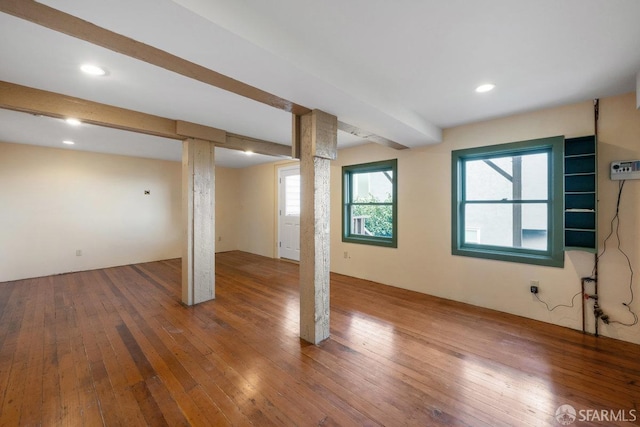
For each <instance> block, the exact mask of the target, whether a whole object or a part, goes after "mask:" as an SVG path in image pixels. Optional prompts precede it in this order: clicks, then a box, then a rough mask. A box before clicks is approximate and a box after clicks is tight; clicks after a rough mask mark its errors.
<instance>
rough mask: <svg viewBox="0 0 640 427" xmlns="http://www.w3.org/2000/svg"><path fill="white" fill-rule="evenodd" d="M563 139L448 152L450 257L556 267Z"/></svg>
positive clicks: (559, 253)
mask: <svg viewBox="0 0 640 427" xmlns="http://www.w3.org/2000/svg"><path fill="white" fill-rule="evenodd" d="M563 141H564V138H563V137H554V138H544V139H539V140H532V141H522V142H515V143H510V144H502V145H495V146H490V147H481V148H473V149H467V150H457V151H453V152H452V253H453V254H454V255H463V256H471V257H479V258H491V259H498V260H503V261H515V262H523V263H530V264H539V265H548V266H556V267H561V266H563V265H564V252H562V188H563V186H562V185H563V184H562V144H563Z"/></svg>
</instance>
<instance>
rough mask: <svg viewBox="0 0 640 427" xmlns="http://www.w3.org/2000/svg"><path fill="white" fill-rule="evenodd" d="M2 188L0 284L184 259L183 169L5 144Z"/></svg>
mask: <svg viewBox="0 0 640 427" xmlns="http://www.w3.org/2000/svg"><path fill="white" fill-rule="evenodd" d="M0 183H2V184H1V185H0V205H1V208H0V242H1V244H0V281H6V280H15V279H20V278H27V277H38V276H45V275H50V274H58V273H64V272H69V271H80V270H89V269H94V268H101V267H107V266H114V265H123V264H131V263H136V262H143V261H151V260H158V259H167V258H176V257H179V256H180V229H179V228H178V225H179V221H180V215H181V213H180V197H181V189H180V163H176V162H166V161H158V160H146V159H139V158H132V157H124V156H113V155H106V154H94V153H84V152H79V151H73V150H64V149H54V148H42V147H33V146H28V145H19V144H0ZM145 190H149V191H150V192H151V194H149V195H145V194H144V191H145ZM76 250H82V256H76Z"/></svg>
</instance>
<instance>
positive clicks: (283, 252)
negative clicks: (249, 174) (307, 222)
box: [278, 165, 300, 261]
mask: <svg viewBox="0 0 640 427" xmlns="http://www.w3.org/2000/svg"><path fill="white" fill-rule="evenodd" d="M278 257H279V258H286V259H291V260H294V261H300V165H293V166H285V167H282V168H280V169H278Z"/></svg>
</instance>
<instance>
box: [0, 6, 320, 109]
mask: <svg viewBox="0 0 640 427" xmlns="http://www.w3.org/2000/svg"><path fill="white" fill-rule="evenodd" d="M0 10H1V11H2V12H5V13H8V14H10V15H13V16H16V17H18V18H22V19H25V20H27V21H30V22H33V23H35V24H38V25H42V26H43V27H46V28H49V29H51V30H54V31H58V32H61V33H63V34H67V35H69V36H72V37H75V38H78V39H80V40H84V41H87V42H89V43H92V44H95V45H97V46H101V47H103V48H105V49H109V50H112V51H114V52H118V53H121V54H123V55H126V56H129V57H131V58H134V59H138V60H140V61H144V62H146V63H148V64H152V65H155V66H158V67H160V68H164V69H165V70H169V71H173V72H174V73H177V74H180V75H182V76H185V77H189V78H192V79H194V80H198V81H200V82H202V83H206V84H209V85H211V86H215V87H217V88H220V89H223V90H226V91H229V92H232V93H235V94H237V95H241V96H244V97H246V98H249V99H253V100H254V101H258V102H261V103H263V104H267V105H271V106H272V107H276V108H279V109H281V110H285V111H288V112H290V113H294V114H306V113H308V112H309V111H311V110H309V109H308V108H306V107H303V106H301V105H298V104H295V103H293V102H291V101H288V100H286V99H283V98H280V97H278V96H275V95H273V94H271V93H268V92H265V91H263V90H261V89H258V88H256V87H254V86H251V85H248V84H246V83H243V82H241V81H238V80H235V79H232V78H231V77H228V76H225V75H224V74H220V73H218V72H216V71H213V70H210V69H209V68H206V67H203V66H201V65H198V64H196V63H193V62H191V61H187V60H186V59H183V58H180V57H179V56H176V55H172V54H170V53H168V52H166V51H164V50H161V49H158V48H156V47H153V46H150V45H148V44H145V43H141V42H139V41H137V40H134V39H131V38H129V37H126V36H123V35H121V34H118V33H115V32H113V31H110V30H107V29H105V28H102V27H99V26H97V25H95V24H92V23H90V22H88V21H85V20H83V19H80V18H78V17H76V16H73V15H70V14H68V13H64V12H62V11H60V10H58V9H54V8H52V7H49V6H46V5H44V4H41V3H37V2H35V1H33V0H2V1H0Z"/></svg>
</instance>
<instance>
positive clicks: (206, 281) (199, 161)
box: [182, 139, 216, 305]
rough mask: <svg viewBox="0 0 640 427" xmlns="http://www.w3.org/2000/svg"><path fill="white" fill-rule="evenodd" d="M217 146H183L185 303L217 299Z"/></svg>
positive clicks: (194, 142)
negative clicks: (215, 160)
mask: <svg viewBox="0 0 640 427" xmlns="http://www.w3.org/2000/svg"><path fill="white" fill-rule="evenodd" d="M214 149H215V145H214V144H213V143H211V142H209V141H202V140H199V139H187V140H185V141H183V143H182V212H183V219H182V221H183V230H184V232H183V236H184V237H183V241H182V245H183V246H182V302H183V303H184V304H186V305H193V304H198V303H201V302H203V301H208V300H210V299H214V298H215V242H216V239H215V165H214V159H215V154H214V153H215V151H214Z"/></svg>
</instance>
